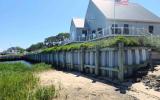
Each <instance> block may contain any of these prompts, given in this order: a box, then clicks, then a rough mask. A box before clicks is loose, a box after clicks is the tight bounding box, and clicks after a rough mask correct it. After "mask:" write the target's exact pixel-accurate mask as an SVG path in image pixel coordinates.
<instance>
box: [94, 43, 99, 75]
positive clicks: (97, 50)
mask: <svg viewBox="0 0 160 100" xmlns="http://www.w3.org/2000/svg"><path fill="white" fill-rule="evenodd" d="M95 57H96V58H95V65H96V66H95V74H96V75H99V67H100V66H99V64H100V62H99V59H100V51H99V47H98V46H97V47H96V54H95Z"/></svg>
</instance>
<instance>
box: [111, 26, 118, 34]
mask: <svg viewBox="0 0 160 100" xmlns="http://www.w3.org/2000/svg"><path fill="white" fill-rule="evenodd" d="M111 30H112V34H118V24H112V27H111Z"/></svg>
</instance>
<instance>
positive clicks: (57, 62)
mask: <svg viewBox="0 0 160 100" xmlns="http://www.w3.org/2000/svg"><path fill="white" fill-rule="evenodd" d="M56 53H57V61H56V64H57V68H58V67H59V52H58V51H57V52H56Z"/></svg>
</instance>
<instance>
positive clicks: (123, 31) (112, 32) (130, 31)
mask: <svg viewBox="0 0 160 100" xmlns="http://www.w3.org/2000/svg"><path fill="white" fill-rule="evenodd" d="M120 35H121V36H148V35H151V34H150V33H149V32H148V29H145V28H135V27H128V28H125V27H116V28H113V27H109V28H104V29H102V30H100V31H96V32H95V33H91V32H90V33H88V34H87V36H83V35H81V36H79V37H78V39H77V40H76V41H73V40H70V39H67V40H65V41H63V43H62V44H69V43H72V42H85V41H94V40H97V39H101V38H107V37H114V36H120Z"/></svg>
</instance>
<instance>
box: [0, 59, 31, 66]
mask: <svg viewBox="0 0 160 100" xmlns="http://www.w3.org/2000/svg"><path fill="white" fill-rule="evenodd" d="M0 63H23V64H25V65H27V66H29V67H30V66H32V63H30V62H28V61H25V60H18V61H4V62H0Z"/></svg>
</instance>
